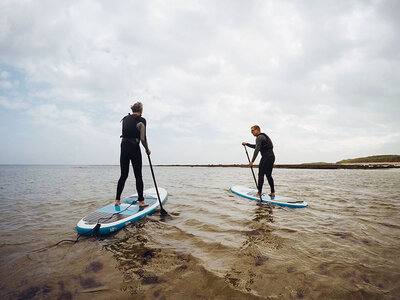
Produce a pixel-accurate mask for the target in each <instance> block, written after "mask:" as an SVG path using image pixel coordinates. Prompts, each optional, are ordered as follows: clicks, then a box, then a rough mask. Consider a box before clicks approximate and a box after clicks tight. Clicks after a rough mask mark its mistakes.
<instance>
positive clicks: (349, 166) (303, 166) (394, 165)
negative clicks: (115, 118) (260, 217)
mask: <svg viewBox="0 0 400 300" xmlns="http://www.w3.org/2000/svg"><path fill="white" fill-rule="evenodd" d="M156 166H157V167H192V168H196V167H208V168H248V167H249V165H248V164H207V165H178V164H172V165H156ZM254 167H255V168H258V165H254ZM274 168H277V169H390V168H400V164H399V163H392V162H391V163H363V164H362V163H357V164H355V163H352V164H329V163H324V164H312V163H311V164H277V165H274Z"/></svg>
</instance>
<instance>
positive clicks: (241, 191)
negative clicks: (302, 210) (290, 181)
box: [230, 185, 308, 208]
mask: <svg viewBox="0 0 400 300" xmlns="http://www.w3.org/2000/svg"><path fill="white" fill-rule="evenodd" d="M230 190H231V192H232V193H234V194H236V195H239V196H241V197H244V198H247V199H251V200H255V201H260V197H256V194H257V190H256V189H250V188H247V187H244V186H240V185H234V186H233V187H231V189H230ZM261 199H262V202H264V203H271V204H277V205H280V206H287V207H294V208H296V207H297V208H299V207H307V206H308V203H307V202H305V201H299V200H296V199H293V198H289V197H283V196H280V195H276V196H275V197H270V196H268V195H267V194H265V193H263V194H262V196H261Z"/></svg>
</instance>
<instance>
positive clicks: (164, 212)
mask: <svg viewBox="0 0 400 300" xmlns="http://www.w3.org/2000/svg"><path fill="white" fill-rule="evenodd" d="M147 157H148V158H149V164H150V170H151V175H152V176H153V181H154V186H155V188H156V191H157V197H158V202H159V203H160V209H161V216H167V215H169V214H168V213H167V211H166V210H165V209H164V208H163V207H162V204H161V199H160V194H159V193H158V188H157V183H156V178H155V177H154V171H153V165H152V164H151V159H150V155H148V154H147Z"/></svg>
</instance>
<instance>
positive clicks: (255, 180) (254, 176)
mask: <svg viewBox="0 0 400 300" xmlns="http://www.w3.org/2000/svg"><path fill="white" fill-rule="evenodd" d="M243 147H244V151H246V155H247V160H248V161H249V164H250V156H249V153H248V152H247V148H246V145H243ZM250 169H251V173H252V174H253V178H254V183H255V184H256V189H257V193H258V194H259V196H260V202H262V198H261V195H260V193H259V191H258V184H257V179H256V175H255V174H254V170H253V167H252V166H250Z"/></svg>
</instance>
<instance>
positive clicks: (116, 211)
mask: <svg viewBox="0 0 400 300" xmlns="http://www.w3.org/2000/svg"><path fill="white" fill-rule="evenodd" d="M158 192H159V194H160V199H161V203H162V204H164V203H165V201H167V198H168V193H167V191H166V190H165V189H163V188H158ZM143 197H144V200H145V201H146V202H147V203H148V204H149V206H146V207H144V208H139V201H137V200H138V196H137V194H135V195H132V196H129V197H127V198H124V199H122V200H121V205H120V206H115V205H114V203H112V204H108V205H106V206H104V207H102V208H100V209H98V210H96V211H95V212H92V213H90V214H88V215H87V216H85V217H83V218H82V219H81V220H80V221H79V222H78V225H77V226H76V230H77V231H78V233H79V234H84V235H93V234H95V233H96V234H100V235H104V234H110V233H112V232H115V231H118V230H120V229H121V228H123V227H125V226H126V225H128V224H131V223H134V222H136V221H138V220H140V219H141V218H143V217H145V216H147V215H149V214H152V213H153V212H155V211H156V209H157V208H158V207H159V206H160V204H159V202H158V198H157V192H156V189H155V188H151V189H148V190H145V191H144V192H143ZM98 224H100V227H99V228H98V230H95V226H96V225H97V226H99V225H98Z"/></svg>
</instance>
